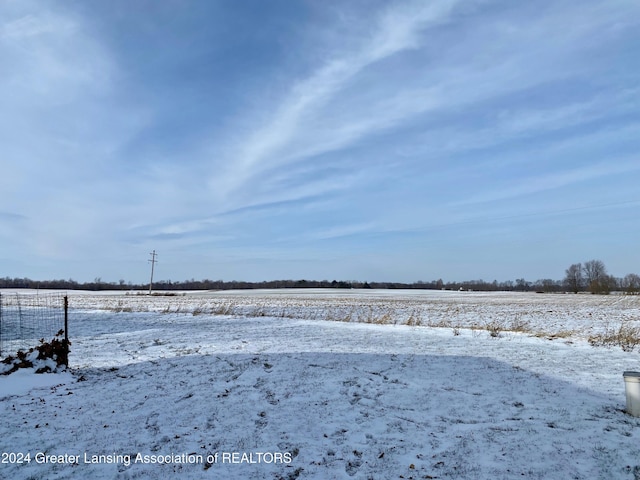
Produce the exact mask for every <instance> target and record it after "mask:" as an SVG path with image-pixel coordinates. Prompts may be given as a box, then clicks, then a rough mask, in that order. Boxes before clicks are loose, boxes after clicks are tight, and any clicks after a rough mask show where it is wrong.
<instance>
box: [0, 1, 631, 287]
mask: <svg viewBox="0 0 640 480" xmlns="http://www.w3.org/2000/svg"><path fill="white" fill-rule="evenodd" d="M639 51H640V3H638V2H637V1H635V0H628V1H624V0H620V1H617V0H585V1H582V2H576V1H573V0H571V1H562V0H560V1H558V0H554V1H546V0H541V1H536V2H512V1H492V0H481V1H455V0H434V1H430V2H426V1H415V2H411V1H403V2H388V1H378V2H376V1H359V0H353V1H348V2H345V1H322V2H320V1H308V2H305V1H290V0H270V1H263V0H259V1H258V0H253V1H251V0H247V1H242V2H236V1H192V2H191V1H169V0H166V1H142V0H139V1H131V0H127V1H118V0H116V1H102V2H84V1H80V0H78V1H66V2H36V1H30V0H9V1H5V2H2V3H0V58H2V67H1V68H2V75H0V104H1V105H2V108H0V125H1V128H0V161H1V162H2V163H1V166H0V171H1V173H0V188H1V191H2V201H1V203H0V276H9V277H30V278H36V279H53V278H73V279H75V280H77V281H92V280H93V279H94V278H96V277H100V278H102V279H103V280H105V281H118V280H119V279H124V280H127V281H133V282H144V281H146V280H147V278H148V275H149V263H148V262H147V260H148V258H149V252H151V251H152V250H154V249H155V250H156V251H157V252H158V260H159V263H158V264H157V267H156V278H157V279H164V280H174V281H177V280H184V279H190V278H196V279H201V278H210V279H223V280H251V281H259V280H270V279H289V278H291V279H301V278H306V279H318V280H320V279H329V280H331V279H345V280H361V281H365V280H368V281H372V280H377V281H384V280H390V281H408V282H413V281H417V280H433V279H437V278H442V279H444V280H445V281H448V280H469V279H480V278H482V279H485V280H488V281H492V280H494V279H497V280H499V281H502V280H513V279H515V278H521V277H524V278H526V279H528V280H536V279H540V278H554V279H561V278H562V277H563V276H564V270H565V269H566V268H567V267H568V266H569V265H570V264H572V263H577V262H583V261H586V260H590V259H593V258H597V259H601V260H603V261H604V262H605V264H606V265H607V267H608V269H609V272H610V273H612V274H614V275H616V276H624V275H625V274H627V273H640V254H639V247H640V242H639V237H640V221H639V220H640V214H639V212H640V153H639V152H640V108H639V107H640V100H639V99H640V56H639V55H638V52H639Z"/></svg>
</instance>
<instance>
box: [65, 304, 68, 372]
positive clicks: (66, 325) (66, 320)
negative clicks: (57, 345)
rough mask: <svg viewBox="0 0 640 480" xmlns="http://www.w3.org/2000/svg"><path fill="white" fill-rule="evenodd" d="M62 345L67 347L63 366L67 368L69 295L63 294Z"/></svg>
mask: <svg viewBox="0 0 640 480" xmlns="http://www.w3.org/2000/svg"><path fill="white" fill-rule="evenodd" d="M64 347H65V348H66V349H67V361H66V363H65V367H67V368H69V297H68V296H66V295H65V296H64Z"/></svg>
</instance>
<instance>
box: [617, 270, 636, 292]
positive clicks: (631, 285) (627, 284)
mask: <svg viewBox="0 0 640 480" xmlns="http://www.w3.org/2000/svg"><path fill="white" fill-rule="evenodd" d="M620 286H621V287H622V289H623V290H624V291H625V292H626V293H638V292H640V276H639V275H636V274H635V273H630V274H629V275H626V276H625V277H624V278H623V279H622V281H621V282H620Z"/></svg>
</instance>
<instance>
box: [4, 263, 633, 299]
mask: <svg viewBox="0 0 640 480" xmlns="http://www.w3.org/2000/svg"><path fill="white" fill-rule="evenodd" d="M0 288H32V289H58V290H92V291H100V290H123V291H126V290H145V289H148V288H149V284H133V283H131V282H126V281H125V280H120V281H119V282H105V281H102V279H101V278H100V277H98V278H95V279H94V280H93V281H92V282H84V283H79V282H76V281H75V280H71V279H69V280H31V279H29V278H9V277H5V278H0ZM267 288H268V289H277V288H336V289H349V288H365V289H366V288H377V289H416V290H475V291H485V292H497V291H517V292H530V291H533V292H540V293H563V292H574V293H579V292H590V293H595V294H608V293H611V292H614V291H619V292H624V293H628V294H638V293H640V276H638V275H636V274H634V273H630V274H628V275H626V276H625V277H623V278H616V277H614V276H612V275H609V274H608V273H607V269H606V267H605V265H604V263H603V262H602V261H600V260H590V261H588V262H585V263H584V264H581V263H576V264H573V265H571V266H569V268H567V270H566V271H565V278H564V279H563V280H553V279H550V278H544V279H540V280H536V281H534V282H531V281H527V280H525V279H524V278H518V279H516V280H515V281H512V280H507V281H504V282H498V281H497V280H494V281H492V282H487V281H484V280H468V281H464V282H444V281H443V280H442V279H438V280H433V281H430V282H425V281H418V282H413V283H402V282H361V281H357V280H349V281H345V280H340V281H339V280H270V281H264V282H241V281H235V280H234V281H223V280H209V279H204V280H195V279H193V278H192V279H191V280H185V281H181V282H172V281H171V280H160V281H155V282H154V283H153V290H154V291H176V290H248V289H267Z"/></svg>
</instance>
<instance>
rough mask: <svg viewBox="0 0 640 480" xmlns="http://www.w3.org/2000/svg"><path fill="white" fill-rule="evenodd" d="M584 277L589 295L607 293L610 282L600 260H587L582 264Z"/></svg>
mask: <svg viewBox="0 0 640 480" xmlns="http://www.w3.org/2000/svg"><path fill="white" fill-rule="evenodd" d="M584 275H585V277H586V280H587V287H588V288H589V291H590V292H591V293H609V291H610V285H609V284H610V280H609V278H608V277H609V276H608V275H607V268H606V267H605V266H604V263H603V262H602V260H589V261H588V262H585V263H584Z"/></svg>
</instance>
